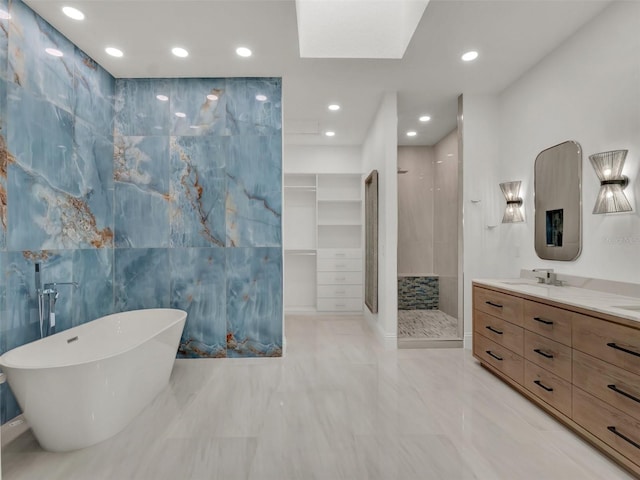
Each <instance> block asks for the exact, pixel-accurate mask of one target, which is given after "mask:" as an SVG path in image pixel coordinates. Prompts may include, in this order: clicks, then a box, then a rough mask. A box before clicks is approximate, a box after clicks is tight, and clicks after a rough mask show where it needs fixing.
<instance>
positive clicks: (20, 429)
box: [0, 414, 29, 447]
mask: <svg viewBox="0 0 640 480" xmlns="http://www.w3.org/2000/svg"><path fill="white" fill-rule="evenodd" d="M27 430H29V425H28V424H27V420H26V419H25V418H24V415H22V414H20V415H18V416H17V417H15V418H14V419H12V420H9V421H8V422H7V423H5V424H4V425H2V428H1V433H0V436H1V438H2V447H5V446H6V445H9V444H10V443H11V442H13V441H14V440H15V439H16V438H18V437H19V436H20V435H22V434H23V433H24V432H26V431H27Z"/></svg>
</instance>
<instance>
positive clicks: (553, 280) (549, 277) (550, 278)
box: [533, 268, 562, 285]
mask: <svg viewBox="0 0 640 480" xmlns="http://www.w3.org/2000/svg"><path fill="white" fill-rule="evenodd" d="M533 271H534V272H543V275H536V278H537V279H538V283H544V284H546V285H561V284H562V283H561V282H560V281H559V280H558V276H557V275H556V274H555V273H553V268H534V269H533Z"/></svg>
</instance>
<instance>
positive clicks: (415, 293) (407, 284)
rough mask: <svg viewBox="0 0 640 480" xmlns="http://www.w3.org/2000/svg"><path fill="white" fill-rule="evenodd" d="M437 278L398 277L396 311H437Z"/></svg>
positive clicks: (438, 285) (438, 287) (438, 283)
mask: <svg viewBox="0 0 640 480" xmlns="http://www.w3.org/2000/svg"><path fill="white" fill-rule="evenodd" d="M439 289H440V282H439V281H438V277H398V310H437V309H438V300H439V298H440V292H439Z"/></svg>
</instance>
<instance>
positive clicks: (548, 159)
mask: <svg viewBox="0 0 640 480" xmlns="http://www.w3.org/2000/svg"><path fill="white" fill-rule="evenodd" d="M534 189H535V247H536V253H537V254H538V257H540V258H544V259H547V260H560V261H570V260H575V259H576V258H578V256H579V255H580V251H581V250H582V194H581V190H582V148H581V147H580V144H578V143H577V142H574V141H567V142H564V143H561V144H559V145H556V146H554V147H551V148H547V149H546V150H543V151H542V152H540V153H539V154H538V156H537V157H536V162H535V187H534Z"/></svg>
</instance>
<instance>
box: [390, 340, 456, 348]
mask: <svg viewBox="0 0 640 480" xmlns="http://www.w3.org/2000/svg"><path fill="white" fill-rule="evenodd" d="M462 346H463V341H462V340H460V339H449V340H440V339H437V338H399V339H398V348H403V349H404V348H462Z"/></svg>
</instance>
